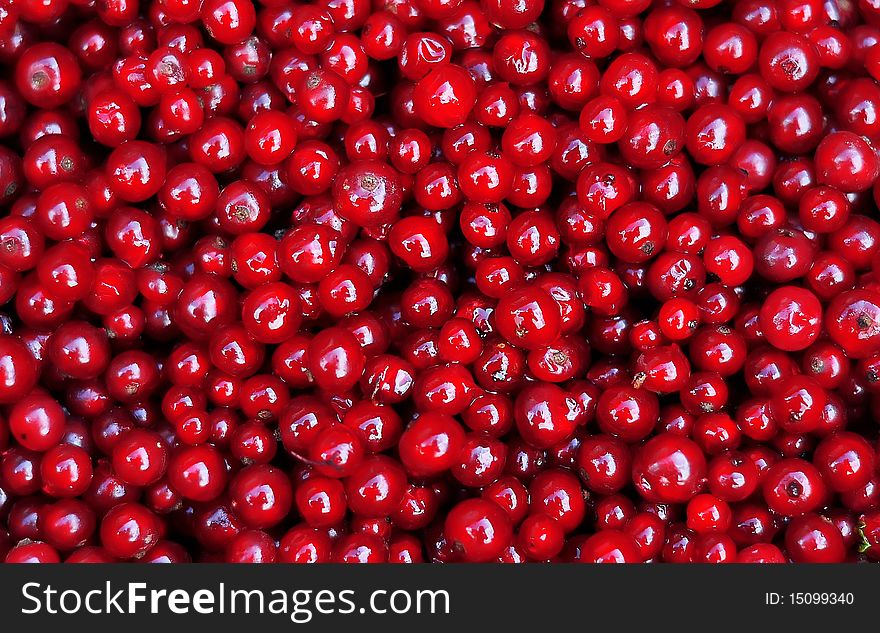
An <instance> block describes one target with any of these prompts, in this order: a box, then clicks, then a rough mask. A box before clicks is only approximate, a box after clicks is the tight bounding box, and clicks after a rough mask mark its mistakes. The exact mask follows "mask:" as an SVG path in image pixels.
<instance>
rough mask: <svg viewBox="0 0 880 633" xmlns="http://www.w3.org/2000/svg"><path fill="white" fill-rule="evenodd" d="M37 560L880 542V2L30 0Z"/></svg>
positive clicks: (22, 491) (22, 497) (24, 141)
mask: <svg viewBox="0 0 880 633" xmlns="http://www.w3.org/2000/svg"><path fill="white" fill-rule="evenodd" d="M0 78H2V79H0V560H3V559H5V560H6V561H7V562H59V561H66V562H112V561H120V562H121V561H133V562H188V561H193V562H205V561H229V562H302V563H305V562H329V561H336V562H358V563H366V562H413V563H414V562H422V561H425V562H491V561H501V562H545V561H552V562H570V561H579V562H633V563H638V562H674V563H691V562H711V563H727V562H768V563H770V562H774V563H775V562H789V561H791V562H841V561H859V560H877V559H880V458H878V450H880V441H878V423H877V420H878V419H880V214H878V210H877V207H878V204H880V157H878V156H880V155H878V151H877V150H878V148H880V82H878V80H880V1H878V0H314V1H310V2H307V3H306V2H304V3H295V2H293V1H292V0H259V2H252V1H251V0H0Z"/></svg>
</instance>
